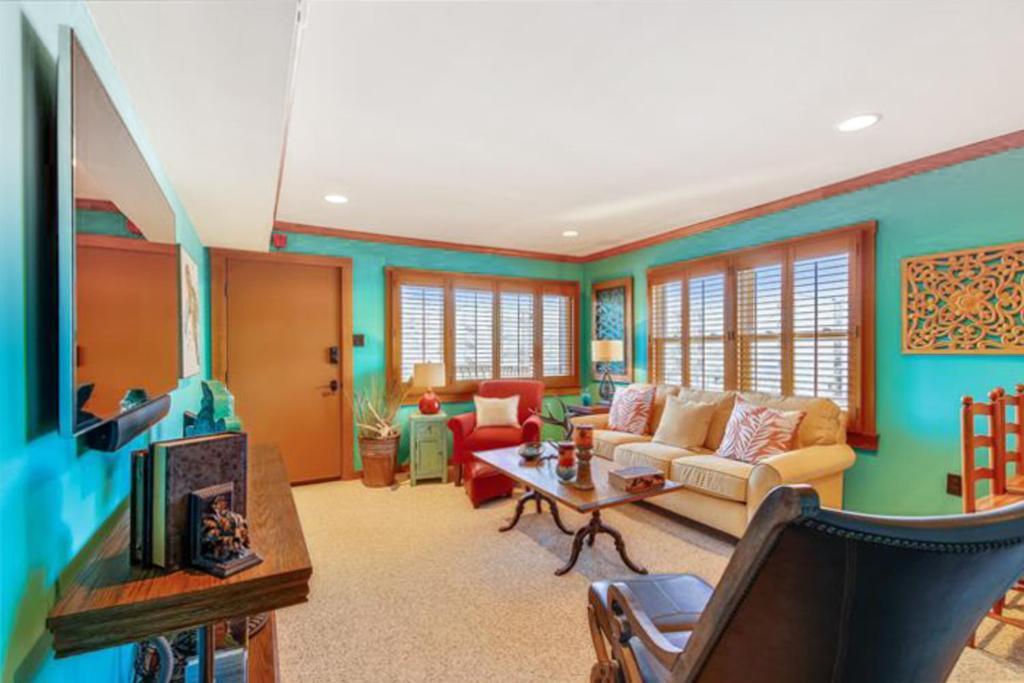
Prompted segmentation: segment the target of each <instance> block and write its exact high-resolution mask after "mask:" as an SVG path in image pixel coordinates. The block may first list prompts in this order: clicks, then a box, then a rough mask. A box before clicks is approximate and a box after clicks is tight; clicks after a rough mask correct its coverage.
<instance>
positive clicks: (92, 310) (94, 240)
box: [57, 28, 181, 436]
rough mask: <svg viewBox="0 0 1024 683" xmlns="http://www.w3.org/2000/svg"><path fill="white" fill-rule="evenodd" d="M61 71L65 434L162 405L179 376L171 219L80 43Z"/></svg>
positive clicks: (70, 44)
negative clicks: (148, 406) (160, 400)
mask: <svg viewBox="0 0 1024 683" xmlns="http://www.w3.org/2000/svg"><path fill="white" fill-rule="evenodd" d="M60 50H61V51H60V56H59V61H58V94H57V125H58V131H57V154H58V167H57V171H58V188H57V190H58V251H59V257H58V263H59V278H60V284H59V311H60V336H59V339H60V342H59V343H60V359H59V362H60V384H61V386H60V403H61V405H60V431H61V433H62V434H64V435H66V436H78V435H80V434H83V433H85V432H88V431H90V430H92V429H94V428H96V427H99V426H100V425H103V424H108V423H110V422H111V421H112V420H115V419H116V418H119V417H121V416H123V415H124V414H126V413H128V412H131V411H138V410H140V409H141V408H143V407H144V406H146V405H148V404H151V403H152V402H153V401H155V400H158V399H160V398H161V397H163V396H166V394H168V393H169V392H170V391H171V390H173V389H174V388H175V387H177V385H178V377H179V372H180V367H179V366H180V361H179V356H180V348H181V345H180V340H179V327H180V324H179V321H180V315H179V311H180V306H179V299H178V297H179V273H180V268H181V264H180V258H181V257H180V254H179V249H178V246H177V244H176V243H175V224H174V212H173V210H172V209H171V207H170V204H169V203H168V202H167V199H166V197H165V196H164V194H163V191H162V190H161V189H160V186H159V184H158V183H157V182H156V179H155V178H154V177H153V173H152V172H151V170H150V168H149V165H148V163H147V162H146V160H145V158H144V157H143V155H142V153H141V152H140V151H139V148H138V146H137V145H136V143H135V140H134V139H133V137H132V135H131V133H130V132H129V130H128V128H127V127H126V126H125V124H124V121H123V120H122V117H121V115H120V113H119V112H118V109H117V107H116V106H115V105H114V103H113V101H112V100H111V98H110V96H109V95H108V93H107V91H106V89H105V88H104V86H103V83H102V81H101V80H100V78H99V77H98V75H97V73H96V71H95V69H94V68H93V66H92V64H91V63H90V61H89V58H88V57H87V55H86V54H85V52H84V51H83V49H82V46H81V45H80V44H79V42H78V40H77V39H76V37H75V35H74V33H73V32H72V31H71V30H70V29H67V28H65V29H64V30H62V32H61V45H60Z"/></svg>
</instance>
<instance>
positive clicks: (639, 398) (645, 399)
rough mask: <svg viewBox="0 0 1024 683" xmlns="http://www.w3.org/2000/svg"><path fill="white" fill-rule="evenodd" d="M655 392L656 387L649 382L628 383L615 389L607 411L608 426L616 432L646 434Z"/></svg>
mask: <svg viewBox="0 0 1024 683" xmlns="http://www.w3.org/2000/svg"><path fill="white" fill-rule="evenodd" d="M656 394H657V389H656V388H655V387H653V386H651V385H649V384H630V385H629V386H628V387H626V388H625V389H619V390H618V391H616V392H615V398H613V399H612V407H611V409H610V410H609V411H608V428H609V429H613V430H615V431H617V432H630V433H631V434H647V433H648V427H649V426H650V422H651V407H652V406H653V405H654V397H655V395H656Z"/></svg>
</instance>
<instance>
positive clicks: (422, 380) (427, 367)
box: [412, 363, 444, 415]
mask: <svg viewBox="0 0 1024 683" xmlns="http://www.w3.org/2000/svg"><path fill="white" fill-rule="evenodd" d="M412 386H413V387H414V388H416V389H426V391H424V392H423V395H422V396H420V412H421V413H423V414H424V415H433V414H434V413H436V412H437V411H439V410H441V401H440V400H439V399H438V398H437V394H435V393H434V387H443V386H444V363H416V364H415V365H413V366H412Z"/></svg>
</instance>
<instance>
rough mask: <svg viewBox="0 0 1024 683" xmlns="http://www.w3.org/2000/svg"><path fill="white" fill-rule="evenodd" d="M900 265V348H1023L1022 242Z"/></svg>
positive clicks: (1002, 351)
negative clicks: (901, 327)
mask: <svg viewBox="0 0 1024 683" xmlns="http://www.w3.org/2000/svg"><path fill="white" fill-rule="evenodd" d="M901 265H902V271H903V277H902V281H903V290H902V291H903V300H902V310H903V352H904V353H958V354H1024V242H1016V243H1013V244H1005V245H1001V246H996V247H984V248H981V249H968V250H964V251H951V252H946V253H943V254H931V255H928V256H914V257H911V258H906V259H903V261H902V262H901Z"/></svg>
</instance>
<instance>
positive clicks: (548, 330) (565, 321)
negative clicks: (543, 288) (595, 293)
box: [541, 294, 573, 377]
mask: <svg viewBox="0 0 1024 683" xmlns="http://www.w3.org/2000/svg"><path fill="white" fill-rule="evenodd" d="M542 318H543V320H542V323H541V324H542V327H541V330H542V332H543V339H544V346H543V351H542V353H543V358H544V376H545V377H565V376H568V375H571V374H572V370H573V363H572V361H573V358H572V354H573V349H572V344H573V339H572V299H571V298H570V297H568V296H566V295H564V294H545V295H544V296H543V297H542Z"/></svg>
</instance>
